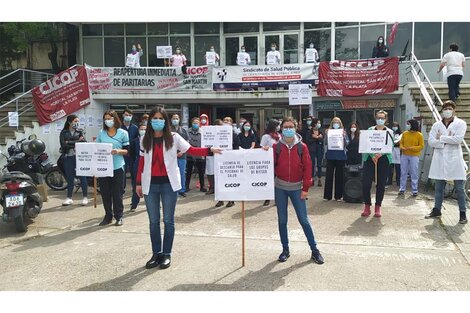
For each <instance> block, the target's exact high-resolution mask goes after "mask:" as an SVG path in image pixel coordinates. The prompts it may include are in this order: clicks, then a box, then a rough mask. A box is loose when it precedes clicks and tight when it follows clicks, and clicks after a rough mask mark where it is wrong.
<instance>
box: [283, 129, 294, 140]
mask: <svg viewBox="0 0 470 313" xmlns="http://www.w3.org/2000/svg"><path fill="white" fill-rule="evenodd" d="M282 135H283V136H284V137H287V138H292V137H294V136H295V129H293V128H284V129H283V130H282Z"/></svg>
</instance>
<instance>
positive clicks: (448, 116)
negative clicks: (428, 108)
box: [442, 110, 453, 118]
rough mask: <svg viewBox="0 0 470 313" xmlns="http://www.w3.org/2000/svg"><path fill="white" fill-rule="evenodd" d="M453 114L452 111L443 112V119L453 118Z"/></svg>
mask: <svg viewBox="0 0 470 313" xmlns="http://www.w3.org/2000/svg"><path fill="white" fill-rule="evenodd" d="M452 114H453V111H452V110H443V111H442V117H443V118H451V117H452Z"/></svg>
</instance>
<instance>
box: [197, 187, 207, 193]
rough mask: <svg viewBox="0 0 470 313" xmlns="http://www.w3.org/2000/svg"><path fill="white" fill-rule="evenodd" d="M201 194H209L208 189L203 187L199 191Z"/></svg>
mask: <svg viewBox="0 0 470 313" xmlns="http://www.w3.org/2000/svg"><path fill="white" fill-rule="evenodd" d="M199 190H200V191H201V192H207V189H206V188H204V187H202V188H201V189H199Z"/></svg>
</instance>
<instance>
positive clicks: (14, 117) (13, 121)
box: [8, 112, 19, 127]
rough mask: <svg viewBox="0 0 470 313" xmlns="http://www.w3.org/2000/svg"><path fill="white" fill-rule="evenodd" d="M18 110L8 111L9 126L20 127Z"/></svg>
mask: <svg viewBox="0 0 470 313" xmlns="http://www.w3.org/2000/svg"><path fill="white" fill-rule="evenodd" d="M18 120H19V117H18V112H8V126H10V127H18V126H19V121H18Z"/></svg>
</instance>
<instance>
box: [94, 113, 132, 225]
mask: <svg viewBox="0 0 470 313" xmlns="http://www.w3.org/2000/svg"><path fill="white" fill-rule="evenodd" d="M96 142H103V143H110V144H112V145H113V149H112V150H111V154H112V155H113V170H114V172H113V176H112V177H99V178H98V183H99V185H100V192H101V199H102V200H103V207H104V211H105V216H104V218H103V221H101V223H100V226H105V225H108V224H110V223H111V222H112V220H113V215H114V219H115V220H116V224H115V225H116V226H122V224H123V221H122V215H123V211H124V204H123V202H122V196H123V194H124V190H123V189H124V179H125V176H124V175H125V174H124V166H125V161H124V156H125V155H127V150H128V149H129V135H128V133H127V131H125V130H124V129H122V128H121V120H120V119H119V116H118V114H117V113H116V111H114V110H108V111H106V112H104V114H103V129H102V130H100V132H99V134H98V137H97V138H96Z"/></svg>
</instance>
